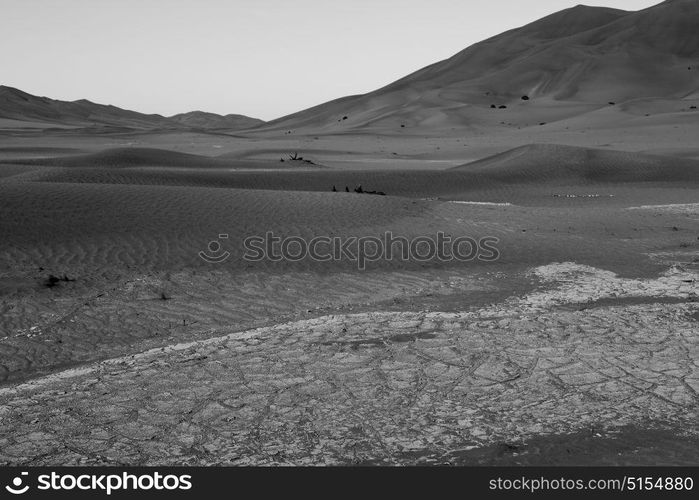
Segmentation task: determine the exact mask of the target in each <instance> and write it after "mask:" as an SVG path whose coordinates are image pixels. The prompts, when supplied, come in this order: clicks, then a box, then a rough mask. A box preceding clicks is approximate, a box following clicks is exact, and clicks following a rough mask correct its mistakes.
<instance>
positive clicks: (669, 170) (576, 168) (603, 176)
mask: <svg viewBox="0 0 699 500" xmlns="http://www.w3.org/2000/svg"><path fill="white" fill-rule="evenodd" d="M452 170H460V171H466V172H470V173H473V174H480V175H484V176H487V177H489V178H491V179H493V180H495V179H497V180H501V181H504V182H509V183H528V182H534V183H538V184H544V183H551V182H566V183H569V184H571V185H574V184H583V185H584V184H588V183H592V182H595V183H624V182H627V183H628V182H675V183H682V182H688V183H692V184H694V185H695V186H697V185H699V161H696V160H690V159H682V158H669V157H663V156H656V155H647V154H640V153H628V152H624V151H613V150H602V149H592V148H581V147H574V146H562V145H557V144H532V145H528V146H522V147H519V148H515V149H512V150H510V151H506V152H504V153H501V154H498V155H495V156H491V157H489V158H484V159H482V160H479V161H476V162H472V163H467V164H465V165H461V166H458V167H454V168H453V169H452Z"/></svg>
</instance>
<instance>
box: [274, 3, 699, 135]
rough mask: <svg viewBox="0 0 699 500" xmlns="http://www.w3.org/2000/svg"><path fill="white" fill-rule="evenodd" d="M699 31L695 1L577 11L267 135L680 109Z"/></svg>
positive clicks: (316, 110)
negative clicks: (645, 104)
mask: <svg viewBox="0 0 699 500" xmlns="http://www.w3.org/2000/svg"><path fill="white" fill-rule="evenodd" d="M697 26H699V2H697V1H696V0H669V1H667V2H664V3H661V4H659V5H656V6H654V7H651V8H648V9H644V10H641V11H638V12H626V11H622V10H617V9H608V8H602V7H588V6H584V5H578V6H576V7H573V8H570V9H566V10H563V11H561V12H558V13H555V14H552V15H550V16H547V17H545V18H543V19H540V20H538V21H535V22H533V23H531V24H528V25H526V26H524V27H521V28H518V29H514V30H511V31H508V32H505V33H502V34H500V35H498V36H495V37H492V38H490V39H488V40H485V41H483V42H480V43H477V44H475V45H473V46H471V47H468V48H467V49H465V50H463V51H462V52H459V53H458V54H456V55H454V56H453V57H451V58H449V59H446V60H444V61H441V62H438V63H436V64H433V65H431V66H428V67H426V68H424V69H421V70H419V71H417V72H415V73H413V74H411V75H408V76H406V77H405V78H402V79H400V80H398V81H396V82H394V83H392V84H390V85H388V86H386V87H384V88H381V89H378V90H376V91H374V92H370V93H368V94H365V95H359V96H351V97H345V98H342V99H338V100H334V101H330V102H328V103H325V104H322V105H319V106H315V107H313V108H310V109H308V110H304V111H301V112H298V113H295V114H292V115H289V116H286V117H283V118H280V119H277V120H274V121H271V122H269V123H268V124H267V127H264V128H268V129H272V130H277V129H278V130H281V129H309V130H320V131H351V130H359V129H367V128H372V129H379V128H384V129H386V128H387V129H391V130H393V131H395V132H400V131H401V129H403V128H405V129H408V131H409V130H410V129H411V128H414V127H422V128H429V127H451V126H459V127H464V126H466V127H468V126H475V127H478V126H479V125H481V124H483V122H484V120H485V119H484V117H483V111H485V110H487V111H488V113H489V114H490V115H492V116H493V117H494V118H493V119H492V121H494V122H495V123H499V121H500V120H501V119H504V120H507V119H508V118H507V116H508V113H509V112H510V111H509V110H510V108H512V107H513V106H515V107H517V108H518V109H519V108H524V110H523V111H525V112H529V113H530V114H531V115H532V117H533V121H536V120H537V119H539V120H540V121H545V117H546V113H547V111H548V108H550V107H551V106H552V104H555V105H557V106H558V107H560V108H565V106H566V105H567V106H570V108H571V109H570V110H569V116H574V115H576V114H579V113H580V112H581V111H584V109H583V110H581V107H580V106H581V105H587V106H588V108H587V109H588V110H591V109H595V108H596V107H597V108H599V107H604V106H609V105H610V103H620V102H623V101H627V100H631V99H640V98H657V97H664V98H668V99H683V98H685V97H688V96H692V95H696V92H697V89H699V64H698V63H697V60H698V58H699V30H697ZM523 98H524V99H523ZM491 106H493V107H494V109H491ZM501 106H504V108H501ZM527 110H528V111H527ZM542 113H543V114H542ZM564 114H565V113H564ZM554 115H555V116H557V118H560V117H561V116H560V112H559V113H554ZM486 116H488V115H486ZM345 117H346V118H345ZM496 117H497V118H496ZM500 117H502V118H500ZM537 117H539V118H537Z"/></svg>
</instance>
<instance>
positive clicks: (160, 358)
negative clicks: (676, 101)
mask: <svg viewBox="0 0 699 500" xmlns="http://www.w3.org/2000/svg"><path fill="white" fill-rule="evenodd" d="M531 273H533V274H534V275H535V277H536V278H537V279H538V280H539V281H540V283H541V286H540V287H539V288H538V289H537V290H535V291H533V292H531V293H529V294H526V295H524V296H522V297H512V298H510V299H507V300H505V301H504V302H500V303H497V304H493V305H488V306H485V307H482V308H479V309H473V310H470V311H468V312H456V313H443V312H366V313H358V314H346V315H331V316H324V317H320V318H314V319H306V320H301V321H293V322H289V323H284V324H279V325H275V326H270V327H264V328H257V329H252V330H248V331H242V332H223V334H222V333H221V332H220V331H217V333H216V336H214V337H213V338H210V339H208V340H203V341H197V342H190V343H183V344H177V345H172V346H169V347H166V348H159V349H154V350H151V351H147V352H143V353H140V354H136V355H132V356H127V357H122V358H117V359H111V360H108V361H103V362H99V363H95V364H92V365H88V366H84V367H81V368H76V369H72V370H68V371H63V372H59V373H56V374H53V375H50V376H46V377H43V378H37V379H34V380H31V381H29V382H25V383H23V384H21V385H16V386H14V387H5V388H3V389H0V428H1V429H3V430H2V432H1V433H0V462H1V463H4V464H13V465H18V464H31V465H57V464H59V465H69V464H113V465H116V464H129V465H136V464H147V465H164V464H185V465H211V464H227V465H276V464H287V465H288V464H292V465H320V464H386V465H391V464H459V463H492V462H493V461H492V460H490V459H489V458H488V457H490V458H492V457H493V456H495V457H498V456H499V457H502V456H503V454H506V455H507V457H508V460H509V461H510V462H508V463H520V462H518V460H517V456H518V455H521V456H523V457H526V454H527V453H526V446H524V445H523V443H527V442H529V443H533V442H536V439H538V438H539V437H541V436H561V435H566V436H578V438H579V439H578V444H579V442H581V441H586V440H587V441H589V440H590V439H592V440H594V439H595V438H600V439H601V438H604V439H606V441H605V442H606V443H610V442H614V439H615V438H614V436H617V437H618V436H623V435H624V433H626V435H627V441H628V440H629V439H631V441H633V440H634V439H635V442H636V444H638V443H639V442H642V441H643V440H644V439H646V437H649V436H652V435H654V434H652V433H656V434H655V436H656V437H657V436H659V435H661V434H658V433H663V432H664V433H665V434H662V436H664V438H663V439H666V438H668V436H670V438H669V439H671V440H672V443H673V444H672V445H671V446H674V447H675V448H674V449H676V450H678V451H677V452H678V453H682V450H681V449H682V447H683V445H682V443H684V447H685V448H686V449H684V453H685V454H686V455H687V456H684V457H683V458H681V459H680V458H677V457H675V459H673V458H667V459H664V458H658V456H657V455H656V456H655V458H653V457H651V458H650V460H651V462H652V461H653V460H655V463H657V462H664V461H667V462H669V463H673V462H676V461H679V462H682V463H687V462H692V461H693V462H694V463H695V464H696V463H697V461H698V460H697V451H696V450H697V442H698V441H697V434H699V432H698V431H699V429H698V426H697V422H698V421H699V415H697V409H698V407H699V406H698V403H699V328H697V325H698V324H699V322H698V320H699V304H698V303H697V295H696V290H697V287H696V280H697V278H698V276H697V275H698V274H699V273H697V272H696V271H695V270H691V269H689V268H682V267H678V266H674V267H672V268H670V269H669V270H668V271H667V272H666V273H665V274H663V275H661V276H659V277H656V278H653V279H645V280H640V279H625V278H620V277H618V276H616V275H614V274H613V273H611V272H607V271H602V270H599V269H595V268H590V267H586V266H581V265H577V264H574V263H558V264H552V265H548V266H543V267H538V268H535V269H532V270H531ZM629 429H631V430H629ZM651 429H652V430H651ZM628 435H631V436H632V437H631V438H628ZM532 440H533V441H532ZM537 446H540V447H541V446H545V445H542V444H541V443H539V444H538V445H537ZM571 446H573V445H571V444H570V442H569V445H567V448H566V449H567V450H568V451H570V447H571ZM631 448H633V446H631ZM483 450H491V451H492V450H495V452H494V454H492V453H491V454H490V455H487V454H486V455H483V454H480V455H479V454H478V453H480V452H482V451H483ZM627 451H628V450H627ZM633 451H634V450H631V452H633ZM637 451H638V447H637V446H636V452H637ZM646 452H648V450H646ZM650 453H651V455H652V454H653V452H652V450H651V451H650ZM484 457H485V458H484ZM549 459H550V460H553V459H554V458H552V457H551V456H549ZM489 460H490V462H488V461H489ZM495 462H496V463H497V460H495ZM540 463H541V462H540ZM573 463H576V462H575V460H573ZM578 463H580V461H578Z"/></svg>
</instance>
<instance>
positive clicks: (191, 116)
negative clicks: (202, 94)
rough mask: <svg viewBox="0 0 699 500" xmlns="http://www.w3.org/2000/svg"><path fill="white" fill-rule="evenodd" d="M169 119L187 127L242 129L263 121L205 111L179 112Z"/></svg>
mask: <svg viewBox="0 0 699 500" xmlns="http://www.w3.org/2000/svg"><path fill="white" fill-rule="evenodd" d="M169 119H170V120H171V121H176V122H178V123H181V124H182V125H186V126H187V127H191V128H201V129H229V130H243V129H248V128H253V127H256V126H257V125H261V124H263V123H265V122H264V121H263V120H259V119H257V118H250V117H249V116H244V115H225V116H222V115H217V114H216V113H206V112H204V111H190V112H189V113H180V114H179V115H174V116H171V117H170V118H169Z"/></svg>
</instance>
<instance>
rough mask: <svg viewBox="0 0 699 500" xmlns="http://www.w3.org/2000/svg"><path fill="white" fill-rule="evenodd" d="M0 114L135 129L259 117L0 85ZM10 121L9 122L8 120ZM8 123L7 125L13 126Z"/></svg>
mask: <svg viewBox="0 0 699 500" xmlns="http://www.w3.org/2000/svg"><path fill="white" fill-rule="evenodd" d="M0 118H2V119H9V120H18V121H19V122H28V123H34V124H35V125H34V126H36V125H39V126H42V127H44V128H45V127H48V126H52V125H55V124H60V125H64V126H66V125H68V126H74V127H87V126H94V125H103V126H117V127H127V128H135V129H153V128H156V129H163V128H164V129H168V128H174V129H189V128H199V129H212V128H213V129H216V128H226V129H235V130H237V129H244V128H250V127H253V126H255V125H259V124H261V123H263V122H262V120H258V119H255V118H249V117H247V116H243V115H226V116H221V115H217V114H215V113H203V112H201V111H193V112H190V113H182V114H179V115H175V116H172V117H170V118H166V117H164V116H161V115H157V114H150V115H148V114H143V113H138V112H136V111H130V110H126V109H121V108H118V107H116V106H111V105H104V104H97V103H94V102H91V101H88V100H87V99H80V100H78V101H73V102H68V101H60V100H56V99H50V98H48V97H38V96H34V95H31V94H29V93H27V92H23V91H21V90H19V89H15V88H12V87H6V86H4V85H0ZM8 125H10V124H8ZM18 126H19V124H11V127H8V128H17V127H18Z"/></svg>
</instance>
